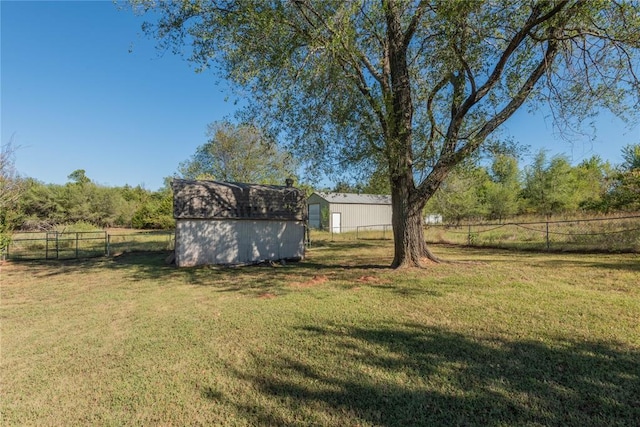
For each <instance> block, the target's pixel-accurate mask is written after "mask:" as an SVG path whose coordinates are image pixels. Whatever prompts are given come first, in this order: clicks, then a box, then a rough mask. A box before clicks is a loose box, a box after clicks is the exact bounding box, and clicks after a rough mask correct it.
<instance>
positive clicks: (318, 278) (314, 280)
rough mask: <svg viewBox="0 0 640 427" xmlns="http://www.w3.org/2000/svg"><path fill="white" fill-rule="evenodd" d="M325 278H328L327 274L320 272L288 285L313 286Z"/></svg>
mask: <svg viewBox="0 0 640 427" xmlns="http://www.w3.org/2000/svg"><path fill="white" fill-rule="evenodd" d="M327 280H329V278H328V277H327V276H325V275H324V274H320V275H316V276H313V277H312V278H311V279H310V280H307V281H305V282H293V283H289V286H291V287H294V288H311V287H313V286H318V285H321V284H323V283H324V282H326V281H327Z"/></svg>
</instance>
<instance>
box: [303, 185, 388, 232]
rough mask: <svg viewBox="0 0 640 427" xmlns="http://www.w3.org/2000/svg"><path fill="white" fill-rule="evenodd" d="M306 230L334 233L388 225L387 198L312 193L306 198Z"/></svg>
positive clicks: (383, 196) (373, 195)
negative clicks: (309, 228)
mask: <svg viewBox="0 0 640 427" xmlns="http://www.w3.org/2000/svg"><path fill="white" fill-rule="evenodd" d="M307 206H308V212H309V227H312V228H320V229H323V230H330V231H332V232H334V233H341V232H346V231H357V230H358V228H367V229H370V230H372V229H380V230H382V229H384V228H386V227H388V226H389V225H390V224H391V196H385V195H377V194H351V193H326V192H316V193H313V194H312V195H311V196H309V198H308V199H307Z"/></svg>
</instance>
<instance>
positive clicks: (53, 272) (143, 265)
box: [11, 248, 389, 296]
mask: <svg viewBox="0 0 640 427" xmlns="http://www.w3.org/2000/svg"><path fill="white" fill-rule="evenodd" d="M334 249H336V248H334ZM339 249H340V248H337V249H336V250H339ZM170 254H171V251H165V252H146V251H140V252H136V251H134V252H125V253H122V254H119V255H116V256H113V257H101V258H91V259H73V260H20V261H11V263H13V264H15V265H19V266H25V267H26V268H27V269H28V270H29V272H30V273H31V274H32V275H33V276H35V277H41V278H47V277H52V276H58V275H64V274H74V273H75V274H78V273H79V274H84V273H86V274H92V273H104V272H107V273H108V272H119V274H120V276H119V277H122V278H123V279H124V280H126V281H155V282H157V283H158V284H159V285H163V284H168V283H172V282H173V283H179V284H188V285H196V286H208V287H211V288H214V289H215V290H216V291H218V292H239V293H242V294H246V295H255V296H264V295H265V294H268V295H269V296H274V295H284V294H286V293H288V292H290V291H291V290H292V288H291V285H295V284H297V285H298V286H299V285H300V284H302V285H304V284H306V283H307V282H312V281H313V280H314V279H316V278H317V277H321V278H322V280H321V282H322V283H324V282H325V281H332V280H335V281H342V282H343V283H346V282H348V281H350V280H353V281H354V283H353V286H359V285H361V283H358V282H356V281H355V280H356V279H357V278H358V277H360V276H362V275H365V274H373V273H372V272H373V271H375V270H379V271H383V270H388V269H389V267H388V266H386V265H381V264H371V263H366V262H360V261H361V260H363V261H366V259H364V258H358V257H355V258H354V257H352V258H346V257H344V255H343V256H342V258H340V256H339V255H335V254H333V253H331V254H329V255H325V254H323V256H322V257H320V258H321V259H320V260H317V258H315V259H314V260H303V261H301V262H292V263H286V264H284V265H281V264H279V263H275V264H268V263H262V264H256V265H246V266H239V267H223V266H197V267H184V268H178V267H176V266H175V265H169V264H167V263H166V259H167V257H168V256H169V255H170ZM326 259H330V260H331V259H333V260H336V259H337V260H340V261H343V260H344V261H345V263H344V264H342V263H340V264H336V263H335V262H325V261H326Z"/></svg>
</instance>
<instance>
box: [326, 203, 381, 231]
mask: <svg viewBox="0 0 640 427" xmlns="http://www.w3.org/2000/svg"><path fill="white" fill-rule="evenodd" d="M329 210H330V211H331V212H340V214H341V227H342V230H341V231H342V232H343V233H344V232H349V231H356V227H358V226H372V225H387V224H391V205H365V204H338V203H332V204H331V205H330V208H329Z"/></svg>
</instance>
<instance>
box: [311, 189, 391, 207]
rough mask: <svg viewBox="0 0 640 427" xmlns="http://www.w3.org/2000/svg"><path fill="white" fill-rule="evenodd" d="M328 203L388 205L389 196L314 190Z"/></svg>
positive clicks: (389, 201)
mask: <svg viewBox="0 0 640 427" xmlns="http://www.w3.org/2000/svg"><path fill="white" fill-rule="evenodd" d="M315 194H317V195H318V196H320V197H322V198H323V199H325V200H326V201H327V202H329V203H336V204H347V205H390V204H391V196H388V195H383V194H353V193H329V192H323V191H319V192H316V193H315Z"/></svg>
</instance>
